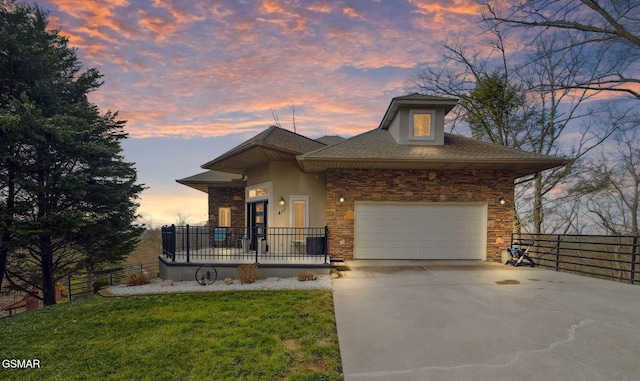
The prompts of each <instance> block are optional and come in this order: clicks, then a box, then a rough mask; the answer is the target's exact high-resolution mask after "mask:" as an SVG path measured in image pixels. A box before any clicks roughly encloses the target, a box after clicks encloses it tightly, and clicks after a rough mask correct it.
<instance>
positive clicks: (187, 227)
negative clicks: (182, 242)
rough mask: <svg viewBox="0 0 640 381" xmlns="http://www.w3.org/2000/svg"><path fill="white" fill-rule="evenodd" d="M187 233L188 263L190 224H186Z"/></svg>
mask: <svg viewBox="0 0 640 381" xmlns="http://www.w3.org/2000/svg"><path fill="white" fill-rule="evenodd" d="M185 234H186V237H187V263H189V224H187V226H186V231H185Z"/></svg>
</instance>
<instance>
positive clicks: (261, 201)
mask: <svg viewBox="0 0 640 381" xmlns="http://www.w3.org/2000/svg"><path fill="white" fill-rule="evenodd" d="M456 104H457V99H452V98H443V97H434V96H427V95H420V94H411V95H407V96H401V97H396V98H393V99H392V101H391V103H390V105H389V107H388V108H387V110H386V112H385V113H384V115H383V117H382V121H381V122H380V125H379V126H378V127H377V128H375V129H373V130H370V131H367V132H365V133H362V134H360V135H357V136H354V137H351V138H348V139H343V138H340V137H335V136H334V137H323V138H320V139H311V138H308V137H305V136H302V135H299V134H296V133H293V132H291V131H288V130H284V129H282V128H278V127H275V126H271V127H269V128H267V129H266V130H264V131H263V132H261V133H259V134H258V135H256V136H254V137H253V138H251V139H249V140H247V141H246V142H244V143H242V144H240V145H238V146H237V147H235V148H233V149H231V150H229V151H228V152H226V153H224V154H222V155H220V156H219V157H217V158H215V159H213V160H211V161H209V162H207V163H205V164H204V165H203V166H202V168H203V169H206V170H207V172H204V173H201V174H198V175H195V176H191V177H187V178H184V179H180V180H177V181H178V182H179V183H181V184H184V185H186V186H190V187H193V188H195V189H198V190H200V191H202V192H205V193H207V194H208V197H209V225H210V226H240V227H246V229H247V230H246V232H251V231H253V232H258V231H260V232H263V231H264V230H265V229H266V230H268V229H269V228H275V227H286V228H304V227H314V226H315V227H324V226H326V227H327V230H328V234H327V242H326V246H327V247H328V251H329V254H330V255H331V257H338V258H343V259H478V260H490V261H499V260H500V252H501V250H503V249H504V248H505V247H506V246H507V245H508V244H509V240H510V234H511V233H512V231H513V227H514V212H513V208H514V180H515V179H517V178H520V177H523V176H526V175H530V174H533V173H536V172H540V171H543V170H546V169H549V168H553V167H556V166H561V165H565V164H566V163H567V161H566V160H564V159H560V158H555V157H549V156H544V155H540V154H536V153H530V152H524V151H519V150H515V149H511V148H507V147H504V146H501V145H496V144H490V143H485V142H480V141H477V140H474V139H470V138H466V137H462V136H458V135H452V134H448V133H445V132H444V118H445V115H446V114H447V113H448V112H449V111H451V110H452V109H453V108H454V107H455V106H456ZM256 229H257V230H256ZM249 235H251V233H249ZM256 235H257V234H254V237H250V239H251V240H252V242H251V243H250V244H249V245H250V247H251V248H253V249H256V245H257V241H255V240H256V239H260V238H261V237H257V236H256ZM262 240H263V241H264V240H266V241H267V242H266V244H267V245H269V244H270V242H268V239H265V237H264V236H262ZM271 245H273V244H272V243H271Z"/></svg>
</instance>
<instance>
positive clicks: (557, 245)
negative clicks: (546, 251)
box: [556, 234, 560, 271]
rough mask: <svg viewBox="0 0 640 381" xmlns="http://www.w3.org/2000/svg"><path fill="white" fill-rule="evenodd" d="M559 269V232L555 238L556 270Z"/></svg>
mask: <svg viewBox="0 0 640 381" xmlns="http://www.w3.org/2000/svg"><path fill="white" fill-rule="evenodd" d="M559 269H560V234H558V238H557V240H556V271H558V270H559Z"/></svg>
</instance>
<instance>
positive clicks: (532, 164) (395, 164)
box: [298, 157, 570, 178]
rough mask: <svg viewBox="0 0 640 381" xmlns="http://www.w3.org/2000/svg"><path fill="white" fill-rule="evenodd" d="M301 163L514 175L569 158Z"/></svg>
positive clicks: (305, 164)
mask: <svg viewBox="0 0 640 381" xmlns="http://www.w3.org/2000/svg"><path fill="white" fill-rule="evenodd" d="M298 163H299V165H300V167H301V168H302V170H303V171H305V172H311V173H313V172H325V171H327V170H329V169H378V170H451V171H463V170H500V171H508V172H512V173H513V174H514V178H519V177H523V176H527V175H530V174H533V173H537V172H542V171H544V170H547V169H551V168H554V167H558V166H562V165H566V164H569V163H570V160H564V159H546V160H542V159H541V160H530V159H523V160H513V159H510V160H501V159H498V160H476V161H468V160H446V161H442V160H422V161H415V160H402V159H397V160H394V159H370V158H368V159H361V158H348V159H347V158H340V159H330V158H324V159H316V158H304V157H298Z"/></svg>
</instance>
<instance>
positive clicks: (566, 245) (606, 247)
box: [511, 233, 640, 284]
mask: <svg viewBox="0 0 640 381" xmlns="http://www.w3.org/2000/svg"><path fill="white" fill-rule="evenodd" d="M524 242H532V243H534V246H533V247H532V248H531V249H530V250H529V253H528V254H529V255H530V256H531V258H533V259H534V261H535V262H536V263H537V264H538V265H540V266H542V267H548V268H552V269H555V270H556V271H568V272H573V273H578V274H584V275H588V276H593V277H597V278H604V279H611V280H617V281H621V282H629V283H631V284H634V283H635V282H637V281H638V280H640V279H638V268H639V265H640V264H639V263H638V259H639V258H638V256H639V254H640V253H639V252H638V251H639V248H638V244H639V237H638V236H603V235H569V234H520V233H515V234H512V235H511V245H512V246H514V245H515V246H517V245H518V244H519V243H524Z"/></svg>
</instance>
